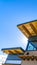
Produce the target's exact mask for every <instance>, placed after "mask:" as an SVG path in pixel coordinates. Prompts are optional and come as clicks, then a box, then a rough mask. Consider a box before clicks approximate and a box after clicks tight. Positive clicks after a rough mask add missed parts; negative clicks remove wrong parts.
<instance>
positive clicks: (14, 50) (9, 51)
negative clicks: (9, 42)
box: [2, 47, 24, 55]
mask: <svg viewBox="0 0 37 65" xmlns="http://www.w3.org/2000/svg"><path fill="white" fill-rule="evenodd" d="M2 51H3V52H4V53H6V54H13V55H20V54H24V50H23V49H22V48H21V47H17V48H4V49H2Z"/></svg>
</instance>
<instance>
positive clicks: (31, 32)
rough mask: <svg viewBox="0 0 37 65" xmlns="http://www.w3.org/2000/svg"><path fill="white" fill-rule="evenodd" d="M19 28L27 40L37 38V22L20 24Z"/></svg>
mask: <svg viewBox="0 0 37 65" xmlns="http://www.w3.org/2000/svg"><path fill="white" fill-rule="evenodd" d="M17 27H18V28H19V29H20V30H21V31H22V33H23V34H24V35H25V36H26V37H27V38H30V37H33V36H37V20H35V21H31V22H27V23H23V24H19V25H17Z"/></svg>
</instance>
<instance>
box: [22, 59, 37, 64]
mask: <svg viewBox="0 0 37 65" xmlns="http://www.w3.org/2000/svg"><path fill="white" fill-rule="evenodd" d="M21 65H37V61H36V60H34V61H31V60H29V61H27V60H25V61H22V64H21Z"/></svg>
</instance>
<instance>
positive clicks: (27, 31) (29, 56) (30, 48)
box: [2, 20, 37, 65]
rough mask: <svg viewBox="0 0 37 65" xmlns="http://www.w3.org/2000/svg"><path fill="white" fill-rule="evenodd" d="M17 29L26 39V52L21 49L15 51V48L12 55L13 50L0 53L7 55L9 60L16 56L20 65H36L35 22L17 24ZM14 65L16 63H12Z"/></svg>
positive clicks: (36, 33) (36, 22)
mask: <svg viewBox="0 0 37 65" xmlns="http://www.w3.org/2000/svg"><path fill="white" fill-rule="evenodd" d="M17 27H18V28H19V29H20V30H21V31H22V33H23V34H24V35H25V36H26V37H27V38H28V45H27V47H26V50H23V49H22V48H17V49H16V48H15V51H16V52H14V53H13V52H12V51H11V50H12V49H13V48H12V49H2V51H3V52H5V53H8V54H9V56H8V58H9V59H10V58H11V57H12V58H13V57H14V59H15V55H16V56H17V57H18V59H19V60H20V61H21V63H20V65H32V64H33V65H37V20H34V21H30V22H27V23H23V24H19V25H17ZM18 49H19V51H18ZM13 50H14V49H13ZM13 55H14V56H13ZM16 59H17V58H16ZM16 59H15V60H16ZM7 60H8V59H7ZM7 60H6V62H7ZM6 62H5V64H6ZM18 63H19V62H18ZM18 63H17V65H19V64H18ZM7 64H8V63H7ZM9 64H11V63H9ZM14 64H15V65H16V63H14Z"/></svg>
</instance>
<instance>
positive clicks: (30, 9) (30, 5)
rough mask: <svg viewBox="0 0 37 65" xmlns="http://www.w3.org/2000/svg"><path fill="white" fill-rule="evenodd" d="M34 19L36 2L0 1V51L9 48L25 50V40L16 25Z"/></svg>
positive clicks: (36, 13) (32, 0)
mask: <svg viewBox="0 0 37 65" xmlns="http://www.w3.org/2000/svg"><path fill="white" fill-rule="evenodd" d="M36 19H37V0H0V50H1V49H2V48H9V47H10V48H11V47H23V48H24V49H25V48H26V45H27V39H26V37H25V36H24V35H23V34H22V33H21V32H20V30H19V29H18V28H17V25H18V24H21V23H24V22H28V21H32V20H36ZM1 53H2V52H0V54H1Z"/></svg>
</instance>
